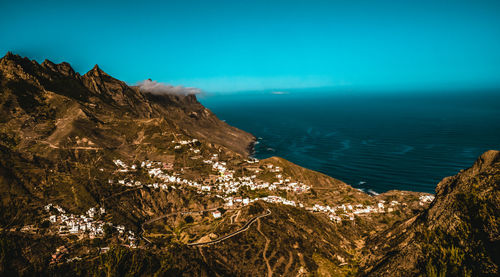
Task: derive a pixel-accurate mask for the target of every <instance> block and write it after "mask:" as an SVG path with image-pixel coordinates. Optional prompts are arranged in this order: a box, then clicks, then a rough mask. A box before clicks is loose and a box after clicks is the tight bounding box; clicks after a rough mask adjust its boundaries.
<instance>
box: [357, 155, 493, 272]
mask: <svg viewBox="0 0 500 277" xmlns="http://www.w3.org/2000/svg"><path fill="white" fill-rule="evenodd" d="M499 218H500V152H498V151H488V152H486V153H484V154H483V155H481V157H479V159H478V160H477V161H476V162H475V163H474V165H473V166H472V167H471V168H469V169H467V170H464V171H461V172H460V173H459V174H457V175H455V176H453V177H447V178H445V179H443V180H442V181H441V182H440V183H439V184H438V186H437V188H436V198H435V200H434V202H432V204H431V205H430V207H429V208H428V209H427V210H425V211H424V212H422V213H421V214H420V215H418V216H416V217H414V218H411V219H409V220H408V221H406V222H404V223H402V224H400V225H398V226H396V227H395V228H393V229H390V230H387V231H385V232H383V233H381V234H379V235H377V236H376V237H374V238H373V239H372V240H371V242H370V245H369V246H368V247H369V248H371V249H372V251H371V252H372V253H371V256H370V257H369V258H368V259H367V261H365V263H364V265H363V266H364V275H366V276H421V275H426V276H498V274H499V273H500V272H499V268H498V267H499V265H500V220H499Z"/></svg>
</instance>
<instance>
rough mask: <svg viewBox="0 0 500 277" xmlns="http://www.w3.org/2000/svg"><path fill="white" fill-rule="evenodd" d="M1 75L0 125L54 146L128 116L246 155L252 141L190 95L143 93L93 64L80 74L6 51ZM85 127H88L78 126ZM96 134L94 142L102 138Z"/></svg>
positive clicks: (250, 136)
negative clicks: (72, 133) (47, 141)
mask: <svg viewBox="0 0 500 277" xmlns="http://www.w3.org/2000/svg"><path fill="white" fill-rule="evenodd" d="M0 78H1V79H0V85H1V86H0V87H1V91H2V95H1V99H2V101H1V102H0V105H1V108H0V110H1V113H2V121H3V122H2V123H3V124H5V126H6V127H9V128H10V129H13V128H16V129H18V130H19V131H21V132H22V133H23V134H26V135H27V136H29V137H31V138H32V139H37V140H45V139H46V138H47V137H50V138H51V140H52V141H53V142H55V143H53V142H51V143H53V145H56V146H57V145H58V144H59V143H60V142H63V141H64V140H65V139H67V138H68V135H69V134H70V133H71V132H72V131H73V132H76V133H78V132H80V133H82V134H84V135H85V134H86V133H99V132H98V131H97V130H95V129H97V128H99V127H107V126H109V125H112V124H114V123H116V124H119V123H121V122H125V123H123V124H126V121H132V120H142V121H143V122H153V121H165V122H163V125H165V126H167V127H169V128H170V129H173V130H175V131H177V132H179V133H185V134H186V135H189V136H190V137H194V138H198V139H200V140H204V141H207V142H209V143H214V144H217V145H221V146H224V147H226V148H228V149H230V150H232V151H234V152H236V153H238V154H241V155H244V156H245V155H248V154H249V151H250V147H251V145H252V143H253V141H254V137H253V136H252V135H250V134H248V133H246V132H244V131H241V130H238V129H236V128H234V127H231V126H229V125H227V124H226V123H224V122H222V121H220V120H218V119H217V117H216V116H215V115H214V114H213V113H211V112H210V111H209V110H208V109H206V108H205V107H203V106H202V105H201V104H200V103H199V102H198V101H197V100H196V96H194V95H188V96H180V95H167V94H165V95H151V94H148V93H143V92H141V91H140V90H139V89H138V88H137V87H129V86H128V85H127V84H125V83H124V82H122V81H119V80H117V79H115V78H113V77H111V76H109V75H108V74H106V73H105V72H103V71H102V70H101V69H100V68H99V67H98V66H97V65H96V66H95V67H94V68H93V69H92V70H90V71H89V72H87V73H86V74H85V75H83V76H80V75H79V74H78V73H75V72H74V70H73V69H72V68H71V66H70V65H69V64H68V63H61V64H54V63H52V62H50V61H48V60H46V61H44V62H43V63H42V64H38V63H37V62H36V61H34V60H33V61H32V60H29V59H27V58H21V57H20V56H18V55H14V54H12V53H10V52H9V53H7V55H6V56H4V57H3V58H2V59H1V60H0ZM68 115H69V116H68ZM9 119H10V120H9ZM14 119H15V120H14ZM6 120H7V122H6ZM78 124H80V126H78ZM96 125H97V126H96ZM99 125H100V126H99ZM103 125H104V126H103ZM106 125H107V126H106ZM119 125H120V124H119ZM83 128H86V129H87V130H85V132H84V131H83V130H77V129H83ZM14 130H15V129H14ZM129 131H132V132H133V131H134V130H129ZM54 132H56V133H55V134H53V133H54ZM100 135H102V136H106V134H100ZM97 137H98V134H95V136H94V139H96V140H97V141H96V142H95V143H99V142H100V141H99V140H98V139H97ZM113 140H116V138H115V137H112V136H111V137H103V139H101V141H103V143H105V141H113ZM103 146H107V145H103ZM114 146H117V145H114ZM107 147H109V146H107Z"/></svg>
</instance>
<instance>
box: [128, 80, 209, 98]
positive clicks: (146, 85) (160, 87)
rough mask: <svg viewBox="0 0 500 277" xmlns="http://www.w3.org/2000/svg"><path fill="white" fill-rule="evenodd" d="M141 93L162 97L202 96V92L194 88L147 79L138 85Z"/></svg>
mask: <svg viewBox="0 0 500 277" xmlns="http://www.w3.org/2000/svg"><path fill="white" fill-rule="evenodd" d="M137 85H138V86H139V88H140V89H141V91H144V92H149V93H151V94H156V95H161V94H174V95H191V94H200V93H201V90H200V89H198V88H192V87H183V86H173V85H169V84H164V83H160V82H157V81H153V80H151V79H147V80H144V81H141V82H139V83H137Z"/></svg>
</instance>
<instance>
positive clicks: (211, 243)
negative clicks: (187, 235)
mask: <svg viewBox="0 0 500 277" xmlns="http://www.w3.org/2000/svg"><path fill="white" fill-rule="evenodd" d="M269 215H271V210H270V209H267V213H266V214H263V215H258V216H256V217H254V218H252V219H250V220H249V221H248V222H247V223H245V225H243V227H241V229H239V230H237V231H234V232H232V233H230V234H229V235H226V236H223V237H221V238H218V239H215V240H212V241H208V242H195V243H188V244H187V245H188V246H208V245H213V244H216V243H219V242H222V241H225V240H227V239H229V238H231V237H234V236H236V235H237V234H240V233H243V232H246V231H247V230H248V229H249V228H250V226H251V225H252V224H253V223H254V222H255V221H257V220H258V219H260V218H263V217H266V216H269Z"/></svg>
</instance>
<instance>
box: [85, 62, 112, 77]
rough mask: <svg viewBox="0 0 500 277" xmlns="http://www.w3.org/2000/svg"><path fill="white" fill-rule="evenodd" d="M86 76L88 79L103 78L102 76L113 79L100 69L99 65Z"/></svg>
mask: <svg viewBox="0 0 500 277" xmlns="http://www.w3.org/2000/svg"><path fill="white" fill-rule="evenodd" d="M84 76H87V77H102V76H107V77H111V76H109V75H108V74H107V73H106V72H104V71H103V70H102V69H101V68H100V67H99V65H97V64H96V65H94V67H93V68H92V69H91V70H89V71H88V72H87V73H85V75H84Z"/></svg>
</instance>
